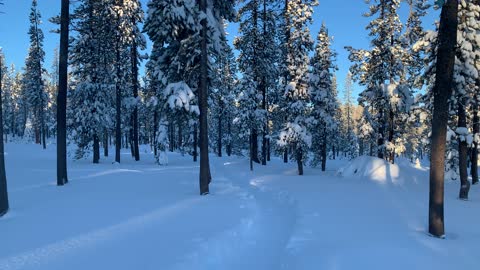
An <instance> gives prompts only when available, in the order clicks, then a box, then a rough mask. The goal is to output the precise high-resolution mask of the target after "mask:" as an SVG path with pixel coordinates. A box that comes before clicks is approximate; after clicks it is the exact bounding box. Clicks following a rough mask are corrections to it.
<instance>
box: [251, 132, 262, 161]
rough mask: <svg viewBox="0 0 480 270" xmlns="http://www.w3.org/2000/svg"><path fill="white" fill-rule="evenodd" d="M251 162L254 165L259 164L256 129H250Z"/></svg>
mask: <svg viewBox="0 0 480 270" xmlns="http://www.w3.org/2000/svg"><path fill="white" fill-rule="evenodd" d="M251 151H252V160H253V162H255V163H260V159H258V132H257V130H256V129H252V149H251Z"/></svg>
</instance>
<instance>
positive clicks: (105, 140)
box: [103, 129, 108, 157]
mask: <svg viewBox="0 0 480 270" xmlns="http://www.w3.org/2000/svg"><path fill="white" fill-rule="evenodd" d="M103 156H105V157H108V131H107V129H105V132H104V134H103Z"/></svg>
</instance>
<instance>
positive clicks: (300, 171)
mask: <svg viewBox="0 0 480 270" xmlns="http://www.w3.org/2000/svg"><path fill="white" fill-rule="evenodd" d="M295 154H296V160H297V167H298V175H303V150H302V148H301V147H299V148H297V149H296V150H295Z"/></svg>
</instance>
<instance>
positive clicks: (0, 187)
mask: <svg viewBox="0 0 480 270" xmlns="http://www.w3.org/2000/svg"><path fill="white" fill-rule="evenodd" d="M4 63H5V57H4V55H3V51H2V48H0V217H1V216H3V215H5V214H6V213H7V211H8V208H9V205H8V191H7V176H6V173H5V154H4V153H5V150H4V147H3V125H2V123H3V117H2V116H3V109H2V102H1V101H2V92H3V87H2V86H3V78H4V74H5V71H6V66H5V64H4Z"/></svg>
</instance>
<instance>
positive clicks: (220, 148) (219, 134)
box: [217, 103, 223, 157]
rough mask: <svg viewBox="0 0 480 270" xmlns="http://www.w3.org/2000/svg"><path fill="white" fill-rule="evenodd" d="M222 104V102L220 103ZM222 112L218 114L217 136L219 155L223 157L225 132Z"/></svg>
mask: <svg viewBox="0 0 480 270" xmlns="http://www.w3.org/2000/svg"><path fill="white" fill-rule="evenodd" d="M220 104H221V103H220ZM222 106H223V104H221V106H220V107H222ZM222 117H223V115H222V113H221V114H219V115H218V137H217V155H218V156H219V157H222V147H223V146H222V137H223V133H222V124H223V123H222Z"/></svg>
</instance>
